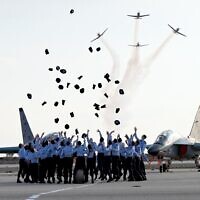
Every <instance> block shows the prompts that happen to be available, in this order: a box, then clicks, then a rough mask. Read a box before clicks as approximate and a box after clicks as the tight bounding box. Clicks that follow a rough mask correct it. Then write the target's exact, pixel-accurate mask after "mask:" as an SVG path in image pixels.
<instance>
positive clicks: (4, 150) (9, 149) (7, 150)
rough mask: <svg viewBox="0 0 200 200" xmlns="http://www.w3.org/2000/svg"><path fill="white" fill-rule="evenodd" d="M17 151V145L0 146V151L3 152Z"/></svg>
mask: <svg viewBox="0 0 200 200" xmlns="http://www.w3.org/2000/svg"><path fill="white" fill-rule="evenodd" d="M18 151H19V147H1V148H0V153H5V154H9V153H18Z"/></svg>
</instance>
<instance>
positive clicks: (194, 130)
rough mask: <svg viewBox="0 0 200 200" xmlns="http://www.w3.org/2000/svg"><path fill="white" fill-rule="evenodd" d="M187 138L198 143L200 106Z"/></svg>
mask: <svg viewBox="0 0 200 200" xmlns="http://www.w3.org/2000/svg"><path fill="white" fill-rule="evenodd" d="M189 137H190V138H194V139H195V140H196V141H200V106H199V108H198V110H197V113H196V116H195V119H194V122H193V125H192V129H191V132H190V135H189Z"/></svg>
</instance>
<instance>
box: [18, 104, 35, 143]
mask: <svg viewBox="0 0 200 200" xmlns="http://www.w3.org/2000/svg"><path fill="white" fill-rule="evenodd" d="M19 114H20V121H21V129H22V136H23V143H24V144H27V143H29V142H31V141H32V140H33V139H34V137H33V133H32V131H31V128H30V126H29V123H28V121H27V119H26V115H25V113H24V110H23V108H19Z"/></svg>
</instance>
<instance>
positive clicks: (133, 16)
mask: <svg viewBox="0 0 200 200" xmlns="http://www.w3.org/2000/svg"><path fill="white" fill-rule="evenodd" d="M127 16H129V17H137V15H127Z"/></svg>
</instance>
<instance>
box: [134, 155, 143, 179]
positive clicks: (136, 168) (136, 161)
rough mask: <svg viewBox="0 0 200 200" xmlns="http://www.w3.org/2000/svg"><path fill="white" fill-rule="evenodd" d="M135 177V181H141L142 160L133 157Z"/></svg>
mask: <svg viewBox="0 0 200 200" xmlns="http://www.w3.org/2000/svg"><path fill="white" fill-rule="evenodd" d="M133 177H134V180H135V181H141V180H142V176H141V170H140V158H139V157H137V156H135V157H133Z"/></svg>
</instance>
